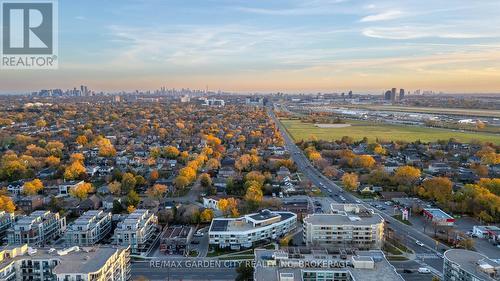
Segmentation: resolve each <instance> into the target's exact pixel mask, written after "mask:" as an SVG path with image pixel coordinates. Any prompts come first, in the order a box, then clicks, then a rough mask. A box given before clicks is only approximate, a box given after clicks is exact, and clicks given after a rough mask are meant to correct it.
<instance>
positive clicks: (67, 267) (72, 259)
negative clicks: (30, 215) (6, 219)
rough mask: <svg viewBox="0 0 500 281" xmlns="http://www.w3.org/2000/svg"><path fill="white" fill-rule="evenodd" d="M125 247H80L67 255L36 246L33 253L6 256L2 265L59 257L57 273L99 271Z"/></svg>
mask: <svg viewBox="0 0 500 281" xmlns="http://www.w3.org/2000/svg"><path fill="white" fill-rule="evenodd" d="M16 247H20V246H7V247H4V248H2V249H1V251H3V250H12V249H14V248H16ZM124 249H125V248H124V247H117V246H105V247H92V248H90V247H79V248H78V250H77V251H70V252H68V253H67V254H66V255H60V254H59V253H58V251H60V250H63V249H57V250H55V251H54V250H52V251H51V250H50V249H49V248H36V252H35V253H32V254H31V255H29V254H28V252H26V253H24V254H20V255H18V256H15V257H14V258H5V259H4V260H3V261H2V262H1V263H0V266H2V267H3V266H5V265H7V264H9V263H11V262H13V261H16V260H22V259H27V260H32V261H36V260H47V259H57V260H59V261H60V262H59V264H58V265H57V266H56V267H55V268H54V273H56V274H71V273H86V272H88V273H91V272H95V271H98V270H99V269H100V268H101V267H102V266H103V265H104V263H105V262H106V261H107V260H108V259H109V258H110V257H111V256H112V255H114V254H115V253H117V252H119V251H121V250H124Z"/></svg>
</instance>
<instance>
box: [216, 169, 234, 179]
mask: <svg viewBox="0 0 500 281" xmlns="http://www.w3.org/2000/svg"><path fill="white" fill-rule="evenodd" d="M219 176H221V177H224V178H232V177H235V176H236V171H235V170H234V169H233V168H232V167H222V168H220V169H219Z"/></svg>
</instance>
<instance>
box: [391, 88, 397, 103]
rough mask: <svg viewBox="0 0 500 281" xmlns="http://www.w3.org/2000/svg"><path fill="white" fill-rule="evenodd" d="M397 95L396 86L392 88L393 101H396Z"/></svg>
mask: <svg viewBox="0 0 500 281" xmlns="http://www.w3.org/2000/svg"><path fill="white" fill-rule="evenodd" d="M396 99H397V96H396V88H392V90H391V101H392V102H396Z"/></svg>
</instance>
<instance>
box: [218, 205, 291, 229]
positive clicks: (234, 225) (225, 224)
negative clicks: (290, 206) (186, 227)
mask: <svg viewBox="0 0 500 281" xmlns="http://www.w3.org/2000/svg"><path fill="white" fill-rule="evenodd" d="M266 211H267V210H266ZM268 212H269V213H268ZM294 216H296V215H295V214H294V213H291V212H271V211H267V212H265V213H262V212H259V213H255V214H250V215H246V216H243V217H240V218H215V219H213V220H212V223H211V224H210V231H212V232H214V231H217V232H225V231H247V230H252V229H258V228H260V227H254V225H253V222H262V221H266V220H268V219H278V218H279V220H278V221H276V222H274V223H278V222H282V221H285V220H287V219H289V218H291V217H294ZM261 227H264V226H261Z"/></svg>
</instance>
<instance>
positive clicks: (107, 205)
mask: <svg viewBox="0 0 500 281" xmlns="http://www.w3.org/2000/svg"><path fill="white" fill-rule="evenodd" d="M115 200H117V201H118V202H121V201H122V199H121V198H120V197H114V196H112V195H108V196H106V197H104V198H103V199H102V207H103V208H104V209H105V210H111V209H113V204H114V202H115Z"/></svg>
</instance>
